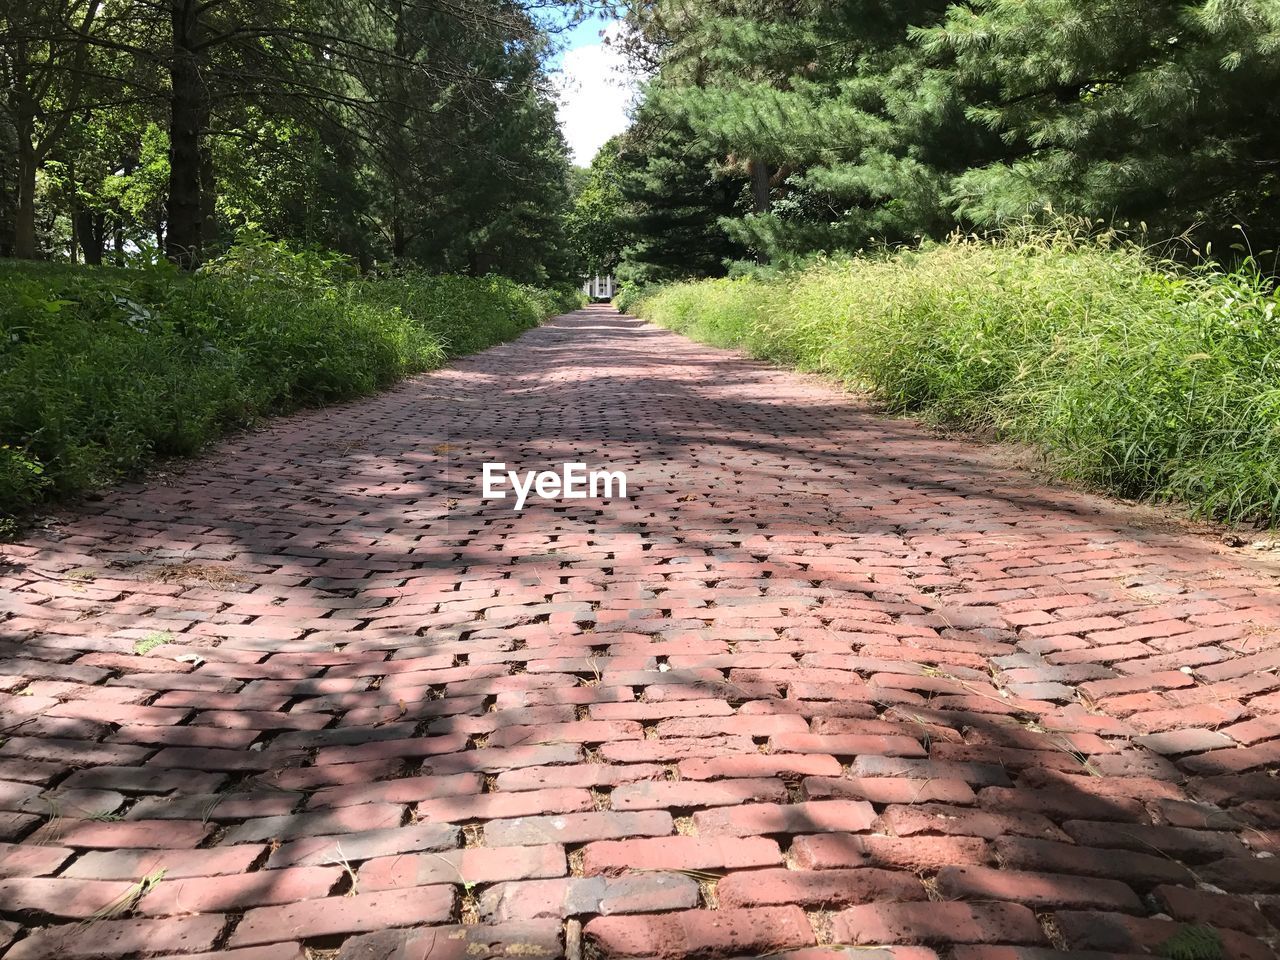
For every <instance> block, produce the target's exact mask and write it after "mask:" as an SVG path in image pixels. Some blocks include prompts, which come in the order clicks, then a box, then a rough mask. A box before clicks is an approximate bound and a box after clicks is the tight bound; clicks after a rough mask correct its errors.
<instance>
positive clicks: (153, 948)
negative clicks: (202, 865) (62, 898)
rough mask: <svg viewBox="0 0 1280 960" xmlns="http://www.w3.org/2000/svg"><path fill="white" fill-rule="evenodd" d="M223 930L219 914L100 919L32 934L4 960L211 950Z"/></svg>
mask: <svg viewBox="0 0 1280 960" xmlns="http://www.w3.org/2000/svg"><path fill="white" fill-rule="evenodd" d="M226 925H227V918H226V917H223V916H218V915H211V916H203V917H170V918H168V919H166V920H99V921H97V922H96V923H93V924H65V925H62V926H56V927H45V928H43V929H40V930H33V931H31V932H30V933H29V934H28V935H27V936H26V937H25V938H24V939H22V940H19V941H18V942H17V943H15V944H14V945H13V946H12V947H10V948H9V952H8V953H6V954H5V958H6V960H89V958H92V957H104V956H113V957H136V956H145V955H149V954H152V953H172V952H180V953H189V952H195V951H199V950H212V949H213V945H214V942H215V941H216V940H217V939H218V937H219V936H220V935H221V934H222V930H223V928H224V927H225V926H226Z"/></svg>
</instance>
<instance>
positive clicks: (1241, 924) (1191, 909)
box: [1154, 886, 1272, 937]
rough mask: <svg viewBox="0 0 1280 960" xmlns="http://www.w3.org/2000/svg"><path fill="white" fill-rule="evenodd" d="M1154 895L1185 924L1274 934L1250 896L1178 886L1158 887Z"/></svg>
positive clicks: (1257, 933) (1264, 935)
mask: <svg viewBox="0 0 1280 960" xmlns="http://www.w3.org/2000/svg"><path fill="white" fill-rule="evenodd" d="M1154 896H1155V899H1156V902H1157V903H1159V904H1160V905H1161V906H1162V907H1163V908H1164V912H1165V913H1167V914H1169V915H1170V916H1171V917H1173V918H1174V919H1175V920H1181V921H1183V922H1184V923H1199V924H1209V925H1211V926H1215V927H1226V928H1227V929H1229V930H1239V931H1241V932H1243V933H1247V934H1251V935H1252V936H1255V937H1257V936H1260V937H1269V936H1271V935H1272V932H1271V930H1270V929H1269V926H1270V925H1269V924H1268V923H1267V920H1266V918H1265V917H1264V916H1263V915H1262V913H1261V912H1260V911H1259V910H1258V908H1257V906H1256V905H1255V904H1254V903H1253V902H1252V901H1251V900H1249V899H1248V898H1247V897H1241V896H1231V895H1228V894H1223V893H1211V892H1209V891H1207V890H1193V889H1190V888H1188V887H1175V886H1159V887H1156V889H1155V891H1154Z"/></svg>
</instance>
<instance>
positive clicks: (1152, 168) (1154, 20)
mask: <svg viewBox="0 0 1280 960" xmlns="http://www.w3.org/2000/svg"><path fill="white" fill-rule="evenodd" d="M923 39H924V42H925V46H926V48H927V49H931V50H945V51H950V52H954V55H955V58H956V64H957V71H958V73H959V76H960V77H961V79H962V81H967V82H970V83H973V81H974V80H975V79H976V78H987V82H988V84H989V86H988V88H987V95H986V96H981V97H974V98H973V99H972V104H971V107H970V113H971V115H972V116H973V117H974V118H975V119H977V120H980V121H981V122H983V123H984V124H986V125H987V126H988V127H990V128H991V129H992V130H994V131H996V132H998V133H999V134H1000V136H1001V137H1002V138H1003V140H1004V142H1005V143H1006V144H1007V145H1008V148H1009V149H1008V156H1006V157H1004V158H1001V159H999V160H997V161H995V162H992V163H989V164H987V165H984V166H980V167H976V168H975V169H973V170H972V171H970V172H968V173H967V174H965V175H964V176H963V177H962V178H961V179H960V180H959V181H958V183H957V185H956V188H955V199H956V207H957V210H959V211H960V212H962V213H963V214H964V215H966V216H968V217H971V218H973V219H974V220H975V221H977V222H978V223H981V224H996V223H999V222H1001V221H1002V220H1005V219H1007V218H1009V217H1016V216H1021V215H1024V214H1025V213H1027V212H1028V211H1035V210H1039V209H1040V208H1042V207H1043V206H1044V205H1045V204H1053V205H1054V206H1055V207H1056V208H1057V209H1059V210H1065V211H1070V212H1076V213H1080V214H1083V215H1086V216H1093V217H1104V218H1111V217H1118V218H1127V219H1130V220H1133V221H1139V220H1141V221H1145V222H1146V223H1148V224H1149V225H1150V226H1151V227H1152V229H1155V230H1158V231H1159V232H1161V233H1164V234H1167V235H1172V234H1177V233H1180V232H1181V231H1183V230H1185V229H1186V228H1188V227H1190V226H1193V225H1195V224H1197V223H1202V224H1204V225H1205V228H1204V230H1202V231H1201V232H1202V233H1203V234H1205V235H1207V236H1208V237H1214V236H1217V237H1220V238H1221V237H1226V236H1229V234H1230V232H1231V230H1232V225H1234V224H1237V223H1244V224H1247V226H1248V229H1249V231H1250V233H1251V234H1252V235H1253V236H1254V238H1255V240H1259V241H1261V242H1263V243H1265V244H1268V245H1270V244H1272V243H1274V242H1275V241H1276V240H1277V239H1280V227H1277V224H1278V223H1280V217H1278V216H1277V215H1278V214H1280V190H1278V188H1280V125H1278V124H1277V121H1278V120H1280V106H1277V103H1276V99H1275V98H1274V97H1272V96H1266V95H1260V93H1261V91H1265V90H1274V89H1277V88H1280V56H1278V54H1280V3H1276V2H1275V0H1199V2H1195V3H1191V4H1187V3H1184V2H1172V0H1156V2H1140V0H1105V2H1094V0H1025V2H1016V3H1015V2H1011V0H980V2H977V3H974V4H972V5H971V6H960V5H958V4H957V5H955V6H953V7H952V8H951V9H950V10H949V12H948V15H947V19H946V22H945V24H943V25H941V26H939V27H937V28H935V29H934V30H932V31H930V32H929V33H927V34H926V35H924V37H923Z"/></svg>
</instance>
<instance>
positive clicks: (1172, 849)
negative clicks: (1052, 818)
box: [1062, 820, 1245, 860]
mask: <svg viewBox="0 0 1280 960" xmlns="http://www.w3.org/2000/svg"><path fill="white" fill-rule="evenodd" d="M1062 829H1063V830H1065V831H1066V832H1067V833H1068V834H1070V835H1071V839H1072V840H1074V841H1075V842H1076V843H1079V844H1083V845H1085V846H1090V847H1113V848H1119V849H1122V850H1134V851H1137V852H1140V853H1150V852H1152V851H1153V850H1154V851H1159V852H1160V853H1161V854H1163V855H1166V856H1170V857H1178V858H1180V859H1184V860H1186V859H1190V860H1206V859H1214V860H1216V859H1218V858H1219V857H1231V856H1244V854H1245V848H1244V845H1243V844H1242V843H1241V842H1240V840H1239V839H1238V838H1237V837H1236V836H1235V835H1234V834H1232V833H1229V832H1227V831H1221V830H1190V829H1187V828H1184V827H1169V826H1152V825H1150V824H1145V823H1105V822H1097V821H1086V820H1068V821H1067V822H1066V823H1064V824H1063V825H1062Z"/></svg>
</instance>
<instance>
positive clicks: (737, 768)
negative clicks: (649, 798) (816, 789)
mask: <svg viewBox="0 0 1280 960" xmlns="http://www.w3.org/2000/svg"><path fill="white" fill-rule="evenodd" d="M677 766H678V767H679V770H680V777H681V779H684V780H720V779H736V778H751V777H783V776H785V777H838V776H840V773H841V770H842V769H843V768H842V767H841V766H840V761H839V760H837V759H836V758H835V757H832V756H824V755H822V754H817V753H810V754H799V753H798V754H787V753H748V754H743V755H742V756H736V757H711V758H700V759H692V760H681V761H680V763H679V764H678V765H677Z"/></svg>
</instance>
